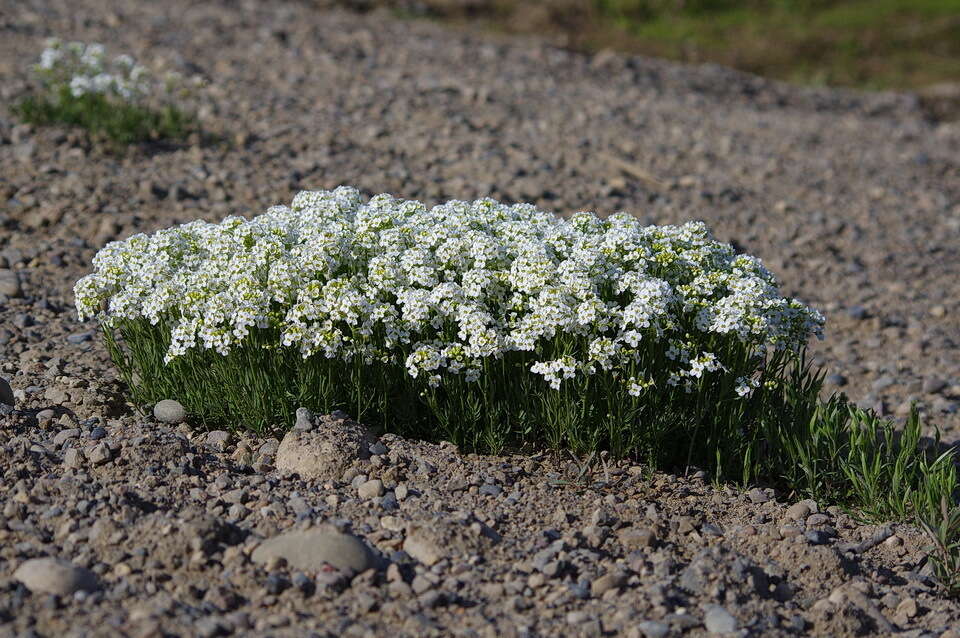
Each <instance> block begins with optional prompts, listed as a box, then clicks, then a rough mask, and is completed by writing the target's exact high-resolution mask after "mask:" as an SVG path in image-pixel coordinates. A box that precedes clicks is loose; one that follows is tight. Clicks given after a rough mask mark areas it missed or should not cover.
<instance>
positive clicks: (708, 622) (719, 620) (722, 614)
mask: <svg viewBox="0 0 960 638" xmlns="http://www.w3.org/2000/svg"><path fill="white" fill-rule="evenodd" d="M703 624H704V626H706V628H707V631H709V632H710V633H713V634H729V633H732V632H734V631H736V630H737V624H738V623H737V619H736V618H734V616H733V614H731V613H730V612H729V611H727V610H726V609H724V608H723V607H721V606H720V605H710V607H708V608H707V613H706V615H705V616H704V617H703Z"/></svg>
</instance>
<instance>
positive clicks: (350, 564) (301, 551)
mask: <svg viewBox="0 0 960 638" xmlns="http://www.w3.org/2000/svg"><path fill="white" fill-rule="evenodd" d="M251 558H252V559H253V561H254V562H256V563H267V562H269V561H270V560H272V559H274V558H283V559H284V560H286V561H287V564H288V565H289V566H291V567H292V568H294V569H299V570H303V571H311V572H316V571H320V570H322V569H323V568H324V566H325V565H330V566H332V567H335V568H337V569H339V570H341V571H346V572H351V571H352V572H357V573H359V572H362V571H364V570H367V569H370V568H371V567H376V564H377V561H376V557H375V556H374V555H373V552H372V551H370V548H369V547H367V545H366V544H365V543H364V542H363V541H361V540H360V539H359V538H357V537H356V536H353V535H351V534H344V533H343V532H340V531H337V530H336V529H335V528H333V527H330V526H323V527H317V528H313V529H308V530H304V531H294V532H287V533H285V534H280V535H279V536H274V537H273V538H270V539H267V540H265V541H264V542H263V543H261V544H260V545H259V546H258V547H257V548H256V549H255V550H254V551H253V555H252V556H251Z"/></svg>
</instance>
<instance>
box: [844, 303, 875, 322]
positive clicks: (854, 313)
mask: <svg viewBox="0 0 960 638" xmlns="http://www.w3.org/2000/svg"><path fill="white" fill-rule="evenodd" d="M847 315H848V316H849V317H850V318H851V319H857V320H860V319H866V318H868V317H869V316H870V313H868V312H867V309H866V308H864V307H863V306H851V307H849V308H847Z"/></svg>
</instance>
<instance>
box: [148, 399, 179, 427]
mask: <svg viewBox="0 0 960 638" xmlns="http://www.w3.org/2000/svg"><path fill="white" fill-rule="evenodd" d="M153 416H154V417H155V418H156V419H157V421H160V422H161V423H169V424H171V425H176V424H178V423H183V422H184V421H186V420H187V411H186V409H184V407H183V406H182V405H180V403H179V402H177V401H174V400H173V399H164V400H163V401H160V402H158V403H157V404H156V405H155V406H153Z"/></svg>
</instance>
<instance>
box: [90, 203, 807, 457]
mask: <svg viewBox="0 0 960 638" xmlns="http://www.w3.org/2000/svg"><path fill="white" fill-rule="evenodd" d="M94 266H95V269H94V272H93V273H92V274H90V275H88V276H86V277H84V278H83V279H81V280H80V281H79V282H78V283H77V285H76V289H75V292H76V303H77V308H78V311H79V314H80V317H81V318H89V317H97V318H98V319H100V321H101V322H102V325H103V327H104V328H105V330H106V334H107V338H108V343H109V344H110V345H111V350H112V353H113V355H114V358H115V361H116V362H117V364H118V366H119V367H120V369H121V370H122V371H124V373H125V374H126V376H127V378H128V381H129V382H130V384H131V386H132V389H133V393H134V396H135V397H136V398H137V399H138V400H140V401H144V402H150V401H155V400H157V399H160V398H177V399H179V400H181V402H183V403H184V404H185V405H186V406H187V407H188V409H189V410H190V411H191V412H192V413H193V414H194V415H196V416H197V417H199V418H200V419H202V420H204V421H209V422H216V423H224V422H225V423H228V424H232V425H235V426H241V425H242V426H247V427H250V428H253V429H255V430H263V429H265V428H268V427H271V426H277V425H281V424H283V423H285V422H286V420H287V419H289V417H290V415H291V414H292V413H293V411H294V409H295V408H296V407H297V405H306V406H307V407H311V408H313V409H315V410H332V409H334V408H340V409H345V410H347V411H349V412H351V413H352V414H355V415H357V417H358V418H361V419H363V420H365V421H367V422H380V423H382V424H384V425H386V426H388V427H390V428H391V429H399V430H401V431H407V432H414V433H417V434H422V435H426V436H431V437H437V436H442V437H444V438H447V439H450V440H453V441H455V442H457V443H460V444H463V445H466V446H468V447H471V448H480V449H494V450H496V449H500V448H501V447H503V446H504V445H508V444H510V445H516V444H524V443H530V442H534V441H546V442H547V443H549V444H550V445H552V446H570V447H573V448H575V449H593V448H596V447H606V448H611V449H613V450H614V451H615V452H617V453H639V452H642V453H646V454H651V455H654V456H657V457H661V456H663V455H664V454H666V455H672V454H675V453H677V452H678V451H680V450H681V448H682V454H683V455H685V456H686V457H687V458H686V460H687V461H688V462H689V461H691V460H694V459H696V460H698V461H700V462H702V461H703V460H704V459H703V458H699V457H701V456H702V454H701V452H702V451H703V450H707V449H710V447H711V446H715V445H718V444H721V442H724V441H726V442H727V443H729V442H731V441H732V442H734V444H735V445H742V444H746V443H747V442H748V441H749V440H750V437H751V436H753V433H752V432H751V430H750V422H751V419H759V418H761V416H762V415H763V414H764V413H765V411H767V410H769V409H771V405H772V404H771V401H772V400H773V398H774V397H779V396H782V393H783V391H784V387H785V384H787V383H788V380H787V375H788V374H789V371H790V370H791V369H795V368H796V367H797V363H798V362H800V360H801V359H802V354H803V350H804V347H805V344H806V342H807V340H808V338H809V337H810V336H811V335H813V334H819V333H820V331H821V328H822V325H823V318H822V317H821V316H820V314H819V313H818V312H816V311H815V310H812V309H810V308H808V307H806V306H805V305H803V304H802V303H800V302H798V301H796V300H793V299H786V298H783V297H781V296H780V294H779V292H778V289H777V282H776V280H775V278H774V277H773V275H772V274H771V273H770V272H769V271H767V270H766V269H765V268H764V267H763V266H762V264H761V263H760V262H759V260H757V259H755V258H753V257H749V256H746V255H738V254H736V253H735V251H734V250H733V249H732V248H731V246H729V245H727V244H724V243H720V242H717V241H715V240H713V239H712V238H711V237H710V234H709V232H708V230H707V228H706V227H705V226H704V225H703V224H702V223H688V224H684V225H682V226H663V227H657V226H644V225H642V224H641V223H639V222H638V221H637V220H636V219H635V218H633V217H631V216H629V215H626V214H617V215H613V216H611V217H609V218H607V219H599V218H597V217H596V216H595V215H593V214H591V213H577V214H576V215H574V216H573V217H572V218H571V219H570V220H569V221H566V220H561V219H560V218H558V217H556V216H554V215H552V214H550V213H545V212H542V211H538V210H536V209H535V208H534V207H532V206H530V205H526V204H519V205H514V206H507V205H503V204H500V203H497V202H495V201H493V200H489V199H482V200H478V201H475V202H473V203H466V202H459V201H452V202H449V203H447V204H443V205H440V206H436V207H434V208H432V209H429V208H427V207H425V206H424V205H423V204H420V203H419V202H414V201H405V200H400V199H395V198H393V197H390V196H388V195H378V196H376V197H373V198H372V199H370V200H369V201H363V200H362V199H361V197H360V194H359V193H358V192H357V191H356V190H355V189H352V188H345V187H341V188H338V189H336V190H335V191H329V192H327V191H324V192H301V193H300V194H298V195H297V196H296V197H295V198H294V200H293V202H292V204H291V206H289V207H287V206H277V207H273V208H271V209H270V210H268V211H267V212H266V213H265V214H263V215H260V216H258V217H255V218H253V219H251V220H249V221H248V220H244V219H242V218H238V217H230V218H227V219H225V220H223V221H222V222H221V223H219V224H212V223H207V222H201V221H196V222H191V223H188V224H184V225H182V226H178V227H175V228H170V229H166V230H161V231H159V232H157V233H155V234H154V235H152V236H147V235H142V234H141V235H135V236H133V237H130V238H129V239H127V240H125V241H121V242H113V243H111V244H109V245H107V246H106V247H105V248H104V249H103V250H101V251H100V252H99V253H98V254H97V256H96V257H95V258H94ZM681 432H682V439H683V440H684V441H688V442H689V445H686V446H677V445H676V443H677V440H678V439H677V438H676V437H677V436H678V435H680V433H681ZM731 432H740V434H739V435H738V436H735V437H732V438H731V436H730V434H731ZM727 443H723V444H727Z"/></svg>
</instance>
